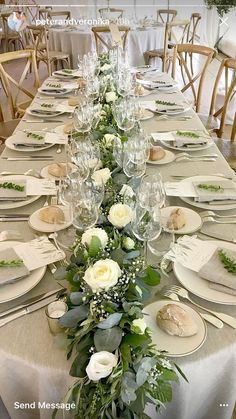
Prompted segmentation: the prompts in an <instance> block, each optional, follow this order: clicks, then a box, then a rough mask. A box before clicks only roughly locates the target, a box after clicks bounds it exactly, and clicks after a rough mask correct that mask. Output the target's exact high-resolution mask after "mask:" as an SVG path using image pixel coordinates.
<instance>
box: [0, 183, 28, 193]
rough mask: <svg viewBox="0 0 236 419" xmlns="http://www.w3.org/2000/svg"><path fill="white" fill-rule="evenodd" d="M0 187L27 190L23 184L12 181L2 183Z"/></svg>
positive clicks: (20, 190)
mask: <svg viewBox="0 0 236 419" xmlns="http://www.w3.org/2000/svg"><path fill="white" fill-rule="evenodd" d="M0 188H3V189H13V190H15V191H19V192H23V191H24V190H25V187H24V186H23V185H18V184H16V183H12V182H3V183H0Z"/></svg>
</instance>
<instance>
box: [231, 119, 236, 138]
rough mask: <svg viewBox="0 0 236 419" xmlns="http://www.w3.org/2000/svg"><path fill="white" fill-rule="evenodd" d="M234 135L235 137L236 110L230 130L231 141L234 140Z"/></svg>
mask: <svg viewBox="0 0 236 419" xmlns="http://www.w3.org/2000/svg"><path fill="white" fill-rule="evenodd" d="M235 137H236V112H235V114H234V122H233V126H232V131H231V141H234V140H235Z"/></svg>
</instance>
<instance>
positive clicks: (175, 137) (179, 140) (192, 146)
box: [152, 130, 213, 152]
mask: <svg viewBox="0 0 236 419" xmlns="http://www.w3.org/2000/svg"><path fill="white" fill-rule="evenodd" d="M152 138H153V140H154V141H155V142H157V141H159V142H160V143H161V144H162V145H164V146H165V147H168V148H170V149H173V150H178V151H189V152H191V151H200V150H205V149H207V148H209V147H211V146H212V144H213V141H212V138H211V137H210V135H209V134H207V133H206V132H205V131H201V130H198V131H195V130H194V131H191V130H189V131H185V130H178V131H170V132H155V133H152Z"/></svg>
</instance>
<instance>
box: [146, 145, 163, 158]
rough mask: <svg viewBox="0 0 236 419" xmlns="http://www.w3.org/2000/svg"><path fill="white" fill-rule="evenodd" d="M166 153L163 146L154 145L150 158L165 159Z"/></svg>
mask: <svg viewBox="0 0 236 419" xmlns="http://www.w3.org/2000/svg"><path fill="white" fill-rule="evenodd" d="M165 155H166V152H165V150H164V149H163V148H162V147H152V148H151V149H150V157H149V160H151V161H158V160H162V159H164V157H165Z"/></svg>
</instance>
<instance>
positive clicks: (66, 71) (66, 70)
mask: <svg viewBox="0 0 236 419" xmlns="http://www.w3.org/2000/svg"><path fill="white" fill-rule="evenodd" d="M62 71H63V73H66V74H72V73H73V70H69V69H68V68H65V69H64V70H62Z"/></svg>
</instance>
